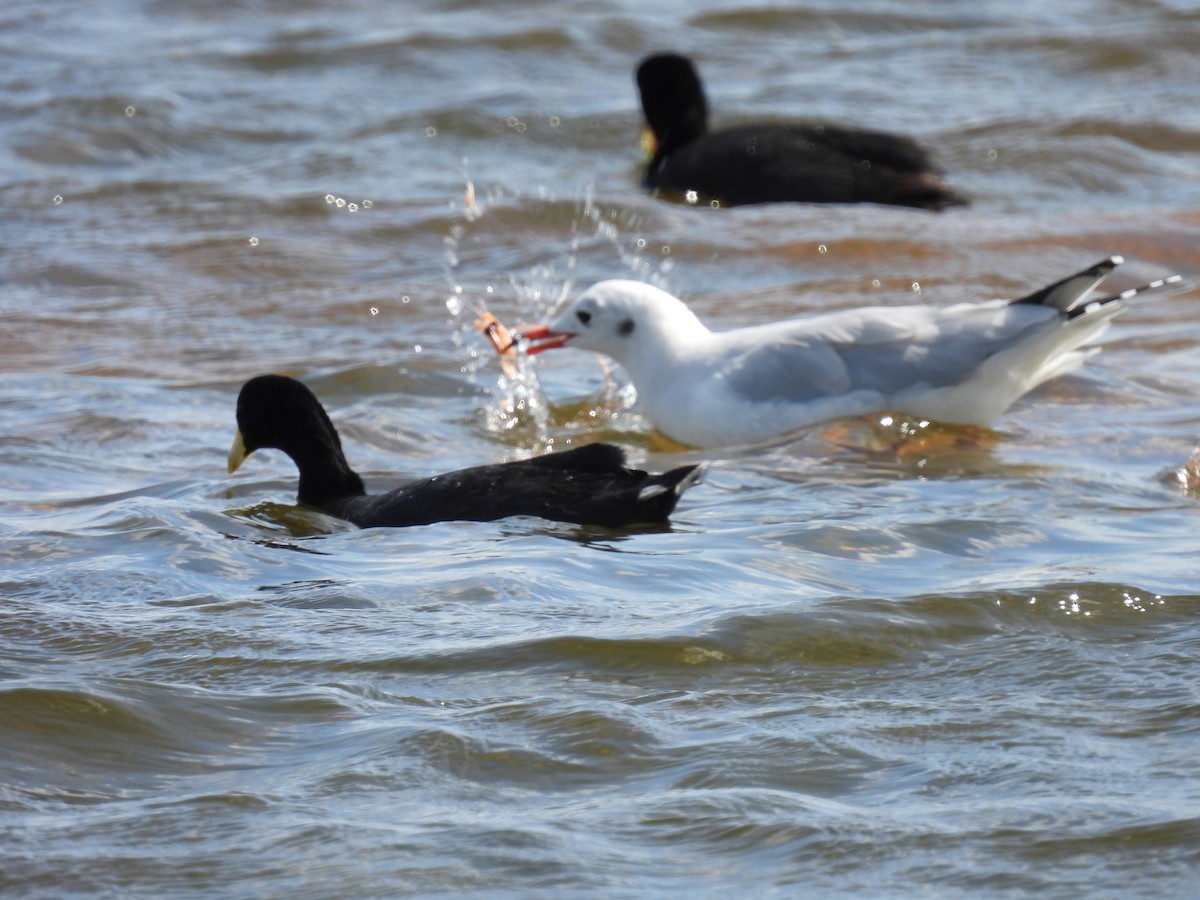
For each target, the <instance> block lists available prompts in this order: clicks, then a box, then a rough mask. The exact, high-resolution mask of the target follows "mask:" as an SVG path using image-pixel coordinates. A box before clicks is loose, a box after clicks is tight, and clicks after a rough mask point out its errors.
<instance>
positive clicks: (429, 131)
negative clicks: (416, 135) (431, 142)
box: [425, 125, 437, 138]
mask: <svg viewBox="0 0 1200 900" xmlns="http://www.w3.org/2000/svg"><path fill="white" fill-rule="evenodd" d="M425 137H428V138H431V137H437V129H436V128H434V127H433V126H432V125H430V126H429V127H428V128H426V129H425Z"/></svg>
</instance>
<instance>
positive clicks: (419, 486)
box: [229, 375, 703, 528]
mask: <svg viewBox="0 0 1200 900" xmlns="http://www.w3.org/2000/svg"><path fill="white" fill-rule="evenodd" d="M237 423H238V433H237V436H236V438H235V439H234V442H233V447H232V448H231V449H230V451H229V471H230V473H232V472H234V471H236V470H237V468H238V467H239V466H240V465H241V464H242V461H243V460H244V459H245V458H246V457H247V456H249V455H250V454H251V453H253V452H254V451H255V450H261V449H265V448H272V449H276V450H282V451H283V452H284V453H286V454H287V455H288V456H290V457H291V458H292V460H293V461H294V462H295V463H296V466H297V468H299V470H300V490H299V500H300V502H301V503H305V504H307V505H309V506H313V507H316V508H317V509H319V510H321V511H323V512H326V513H328V514H330V515H332V516H336V517H338V518H340V519H345V520H347V521H349V522H353V523H354V524H355V525H359V526H361V527H364V528H366V527H371V526H405V525H428V524H430V523H432V522H445V521H454V520H466V521H473V522H486V521H491V520H493V519H503V518H505V517H507V516H540V517H541V518H543V519H553V520H556V521H560V522H574V523H577V524H581V525H604V526H609V527H619V526H624V525H635V524H641V523H653V522H662V521H665V520H666V519H667V517H668V516H669V515H670V514H671V511H672V510H673V509H674V508H675V503H676V502H677V501H678V499H679V497H680V495H681V494H682V493H683V492H684V491H685V490H687V489H688V488H689V487H691V486H692V485H693V484H694V483H695V482H696V481H697V480H699V478H700V476H701V475H702V473H703V466H700V465H689V466H681V467H679V468H677V469H672V470H670V471H669V472H666V473H664V474H662V475H648V474H647V473H645V472H642V471H639V470H637V469H627V468H625V465H624V463H625V454H624V453H623V452H622V451H621V449H620V448H618V447H614V446H612V445H611V444H588V445H586V446H583V447H578V448H575V449H573V450H564V451H561V452H558V453H548V454H546V455H544V456H539V457H535V458H533V459H526V460H517V461H514V462H507V463H499V464H496V465H488V466H476V467H474V468H470V469H461V470H459V471H457V472H447V473H445V474H443V475H435V476H434V477H432V478H425V479H422V480H420V481H414V482H411V483H409V484H406V485H404V486H403V487H399V488H396V489H395V490H393V491H389V492H388V493H386V494H368V493H367V492H366V490H365V489H364V487H363V482H362V479H361V478H360V477H359V476H358V475H357V474H356V473H355V472H354V471H353V470H352V469H351V468H350V465H349V464H348V463H347V462H346V457H345V455H343V453H342V444H341V440H340V439H339V437H338V433H337V430H336V429H335V428H334V427H333V423H332V422H331V421H330V420H329V416H328V415H326V413H325V410H324V408H323V407H322V406H321V403H320V401H319V400H317V398H316V396H314V395H313V393H312V391H310V390H309V389H308V388H307V387H305V386H304V385H303V384H301V383H300V382H299V381H296V380H295V379H294V378H288V377H286V376H284V375H260V376H258V377H257V378H252V379H250V380H249V381H247V382H246V383H245V384H244V385H243V386H242V390H241V393H240V394H239V395H238V403H237Z"/></svg>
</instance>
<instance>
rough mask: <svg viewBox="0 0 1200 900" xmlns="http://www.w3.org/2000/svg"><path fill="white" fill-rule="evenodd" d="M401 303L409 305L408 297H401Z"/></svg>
mask: <svg viewBox="0 0 1200 900" xmlns="http://www.w3.org/2000/svg"><path fill="white" fill-rule="evenodd" d="M400 302H401V303H407V302H408V297H407V296H404V297H401V298H400Z"/></svg>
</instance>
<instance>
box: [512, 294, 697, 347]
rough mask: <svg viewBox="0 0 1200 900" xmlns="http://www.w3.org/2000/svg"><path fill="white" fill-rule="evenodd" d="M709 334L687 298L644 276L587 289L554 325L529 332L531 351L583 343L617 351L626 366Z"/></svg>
mask: <svg viewBox="0 0 1200 900" xmlns="http://www.w3.org/2000/svg"><path fill="white" fill-rule="evenodd" d="M706 334H708V329H707V328H705V327H704V325H703V324H702V323H701V322H700V320H699V319H697V318H696V316H695V315H694V314H693V313H692V311H691V310H690V309H688V308H687V306H686V305H684V303H683V301H682V300H680V299H678V298H677V297H673V296H672V295H670V294H668V293H667V292H666V291H664V290H661V289H660V288H656V287H655V286H654V285H651V284H645V283H643V282H640V281H625V280H613V281H601V282H600V283H599V284H595V285H592V287H590V288H588V289H587V290H586V291H584V292H583V293H582V294H581V295H580V296H579V297H578V299H576V300H575V301H574V302H573V303H572V304H571V305H570V306H568V307H567V308H566V310H564V311H563V313H562V314H561V315H560V316H559V317H558V318H557V319H556V320H555V321H554V322H553V323H551V324H550V325H548V326H544V327H543V328H540V329H537V330H536V331H535V332H526V334H525V336H526V337H527V338H533V339H534V341H535V342H534V343H533V344H532V345H531V346H530V348H529V352H530V353H539V352H541V351H542V350H549V349H550V348H552V347H577V348H579V349H580V350H593V351H595V352H596V353H603V354H605V355H606V356H611V357H612V358H613V359H615V360H616V361H617V362H619V363H621V364H622V365H623V366H625V367H626V368H640V365H639V364H640V363H642V362H647V363H652V362H657V361H659V360H661V359H662V358H663V357H666V356H670V355H673V352H672V351H673V350H674V349H675V348H678V347H680V346H682V345H683V344H686V343H687V342H688V341H691V340H695V339H697V338H698V337H700V336H702V335H706Z"/></svg>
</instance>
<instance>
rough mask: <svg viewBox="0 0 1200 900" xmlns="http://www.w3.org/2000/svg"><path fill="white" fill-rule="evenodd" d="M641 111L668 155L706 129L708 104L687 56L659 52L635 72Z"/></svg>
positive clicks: (660, 145)
mask: <svg viewBox="0 0 1200 900" xmlns="http://www.w3.org/2000/svg"><path fill="white" fill-rule="evenodd" d="M637 85H638V90H639V91H641V94H642V112H643V113H644V114H645V116H646V124H648V125H649V126H650V130H651V131H653V132H654V137H655V139H656V140H657V141H658V144H659V147H660V148H661V149H662V150H663V151H664V152H670V150H671V149H674V148H675V147H680V146H683V145H684V144H686V143H688V142H690V141H693V140H695V139H696V138H698V137H700V136H702V135H703V134H704V133H705V132H706V131H707V130H708V102H707V101H706V100H705V99H704V87H703V86H702V85H701V84H700V76H699V75H697V74H696V68H695V66H693V65H692V62H691V60H689V59H688V58H687V57H686V56H680V55H679V54H677V53H660V54H656V55H654V56H648V57H647V58H646V59H644V60H642V63H641V65H639V66H638V69H637Z"/></svg>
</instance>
